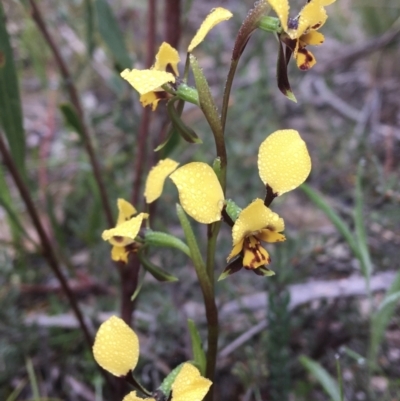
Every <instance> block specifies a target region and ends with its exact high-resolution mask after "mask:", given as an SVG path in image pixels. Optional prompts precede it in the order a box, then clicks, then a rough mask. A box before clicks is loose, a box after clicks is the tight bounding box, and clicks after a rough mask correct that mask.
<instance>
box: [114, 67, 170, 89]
mask: <svg viewBox="0 0 400 401" xmlns="http://www.w3.org/2000/svg"><path fill="white" fill-rule="evenodd" d="M121 77H122V78H124V79H126V80H127V81H128V82H129V83H130V84H131V85H132V86H133V87H134V88H135V89H136V90H137V91H138V92H139V93H140V94H141V95H144V94H146V93H149V92H151V91H154V90H155V89H158V88H159V87H160V86H162V85H164V84H166V83H167V82H175V77H174V76H173V74H171V73H170V72H165V71H157V70H131V71H129V69H126V70H124V71H122V72H121Z"/></svg>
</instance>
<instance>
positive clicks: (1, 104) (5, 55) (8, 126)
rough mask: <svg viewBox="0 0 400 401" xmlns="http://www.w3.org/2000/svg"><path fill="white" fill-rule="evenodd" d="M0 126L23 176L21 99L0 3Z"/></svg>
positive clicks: (23, 144) (23, 153) (23, 143)
mask: <svg viewBox="0 0 400 401" xmlns="http://www.w3.org/2000/svg"><path fill="white" fill-rule="evenodd" d="M0 124H1V126H2V127H3V129H4V132H5V134H6V137H7V141H8V145H9V146H10V152H11V155H12V157H13V159H14V161H15V164H16V165H17V168H18V170H19V172H20V173H21V174H22V175H23V176H25V135H24V128H23V123H22V108H21V99H20V96H19V87H18V79H17V73H16V67H15V63H14V59H13V54H12V50H11V45H10V38H9V36H8V33H7V29H6V16H5V14H4V9H3V5H2V2H0Z"/></svg>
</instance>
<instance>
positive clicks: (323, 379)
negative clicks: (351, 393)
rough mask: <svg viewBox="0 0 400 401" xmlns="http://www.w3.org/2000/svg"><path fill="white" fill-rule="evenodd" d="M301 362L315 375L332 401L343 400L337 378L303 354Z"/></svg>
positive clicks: (300, 358)
mask: <svg viewBox="0 0 400 401" xmlns="http://www.w3.org/2000/svg"><path fill="white" fill-rule="evenodd" d="M299 360H300V363H301V364H302V365H303V366H304V367H305V368H306V370H307V371H308V372H309V373H311V375H312V376H314V377H315V378H316V379H317V380H318V382H319V384H320V385H321V386H322V388H323V389H324V390H325V392H326V393H327V394H328V395H329V397H330V399H331V400H332V401H341V397H340V390H339V386H338V384H337V383H336V381H335V379H333V378H332V376H331V375H330V374H329V373H328V372H327V371H326V370H325V369H324V368H323V367H322V366H321V365H320V364H319V363H318V362H315V361H313V360H312V359H310V358H308V357H306V356H305V355H302V356H300V357H299Z"/></svg>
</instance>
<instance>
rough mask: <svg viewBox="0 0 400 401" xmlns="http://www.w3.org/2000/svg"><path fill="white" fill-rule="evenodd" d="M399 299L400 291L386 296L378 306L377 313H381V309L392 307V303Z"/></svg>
mask: <svg viewBox="0 0 400 401" xmlns="http://www.w3.org/2000/svg"><path fill="white" fill-rule="evenodd" d="M399 299H400V291H397V292H395V293H394V294H391V295H388V296H386V297H385V299H384V300H383V301H382V303H381V304H380V305H379V309H378V312H377V313H380V312H382V310H383V309H385V308H388V307H390V306H392V304H393V303H396V302H397V301H398V300H399Z"/></svg>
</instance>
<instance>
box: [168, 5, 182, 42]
mask: <svg viewBox="0 0 400 401" xmlns="http://www.w3.org/2000/svg"><path fill="white" fill-rule="evenodd" d="M164 21H165V41H166V42H167V43H169V44H170V45H171V46H172V47H175V49H177V48H178V45H179V41H180V39H181V0H165V19H164Z"/></svg>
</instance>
